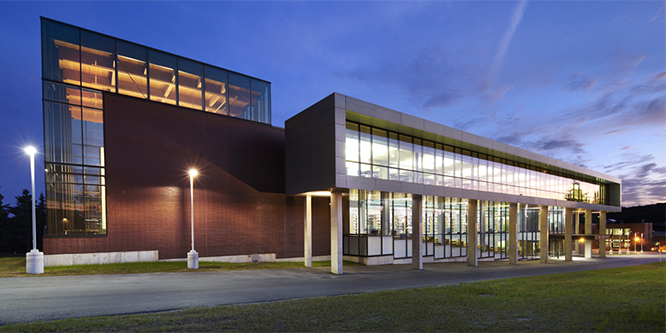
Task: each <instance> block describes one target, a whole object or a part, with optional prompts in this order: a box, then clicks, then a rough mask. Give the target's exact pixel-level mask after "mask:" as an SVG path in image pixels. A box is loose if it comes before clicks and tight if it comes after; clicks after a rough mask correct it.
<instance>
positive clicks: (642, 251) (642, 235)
mask: <svg viewBox="0 0 666 333" xmlns="http://www.w3.org/2000/svg"><path fill="white" fill-rule="evenodd" d="M641 254H643V233H642V232H641Z"/></svg>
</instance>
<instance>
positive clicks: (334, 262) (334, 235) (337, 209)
mask: <svg viewBox="0 0 666 333" xmlns="http://www.w3.org/2000/svg"><path fill="white" fill-rule="evenodd" d="M331 273H333V274H342V192H339V191H336V190H331Z"/></svg>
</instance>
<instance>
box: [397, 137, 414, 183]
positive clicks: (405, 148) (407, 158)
mask: <svg viewBox="0 0 666 333" xmlns="http://www.w3.org/2000/svg"><path fill="white" fill-rule="evenodd" d="M399 140H400V168H401V169H405V170H414V164H413V163H414V152H413V149H414V144H412V137H411V136H407V135H402V134H400V136H399ZM401 177H402V173H401ZM410 182H411V180H410Z"/></svg>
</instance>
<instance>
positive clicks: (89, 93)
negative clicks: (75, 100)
mask: <svg viewBox="0 0 666 333" xmlns="http://www.w3.org/2000/svg"><path fill="white" fill-rule="evenodd" d="M81 101H82V104H83V106H89V107H92V108H97V109H103V108H104V97H103V96H102V92H101V91H96V90H90V89H85V88H84V89H81Z"/></svg>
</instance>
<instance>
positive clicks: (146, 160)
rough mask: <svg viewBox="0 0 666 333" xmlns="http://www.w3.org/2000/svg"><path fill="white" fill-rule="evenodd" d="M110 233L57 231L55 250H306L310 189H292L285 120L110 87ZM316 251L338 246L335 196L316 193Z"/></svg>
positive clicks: (48, 243)
mask: <svg viewBox="0 0 666 333" xmlns="http://www.w3.org/2000/svg"><path fill="white" fill-rule="evenodd" d="M104 103H105V107H104V117H105V118H104V121H105V124H104V126H105V156H106V184H107V186H106V193H107V233H108V234H107V236H106V237H87V238H83V237H77V238H70V237H49V238H45V239H44V248H45V249H44V251H45V253H47V254H57V253H86V252H113V251H139V250H159V254H160V258H161V259H167V258H184V257H185V256H186V254H187V252H188V251H189V250H190V237H191V235H190V188H189V178H188V175H187V170H188V169H190V168H196V169H198V170H199V176H198V177H196V178H195V182H194V211H195V215H194V243H195V249H196V250H197V251H198V252H199V255H200V256H202V257H204V256H223V255H238V254H254V253H276V254H277V256H278V258H281V257H296V256H302V255H303V212H304V209H303V204H304V199H303V198H302V197H295V198H294V197H286V196H285V194H284V193H285V184H284V181H285V172H284V129H282V128H277V127H272V126H269V125H265V124H259V123H255V122H250V121H245V120H241V119H234V118H231V117H224V116H220V115H215V114H210V113H205V112H201V111H194V110H189V109H183V108H179V107H175V106H169V105H165V104H160V103H155V102H150V101H145V100H139V99H135V98H131V97H125V96H120V95H115V94H105V96H104ZM313 206H314V211H313V214H314V219H313V233H314V237H313V254H314V255H325V254H329V253H330V230H329V222H328V221H329V205H328V198H315V200H313Z"/></svg>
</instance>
